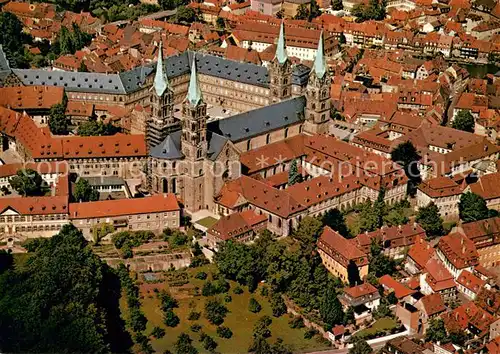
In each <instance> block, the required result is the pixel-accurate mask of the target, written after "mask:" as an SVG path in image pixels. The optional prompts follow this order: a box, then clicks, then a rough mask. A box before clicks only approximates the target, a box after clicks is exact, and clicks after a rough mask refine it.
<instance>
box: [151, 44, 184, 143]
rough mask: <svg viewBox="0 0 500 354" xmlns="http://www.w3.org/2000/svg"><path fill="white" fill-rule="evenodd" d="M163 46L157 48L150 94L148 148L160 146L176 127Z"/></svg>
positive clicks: (172, 96) (172, 97) (172, 95)
mask: <svg viewBox="0 0 500 354" xmlns="http://www.w3.org/2000/svg"><path fill="white" fill-rule="evenodd" d="M162 52H163V46H162V43H161V42H160V46H159V47H158V62H157V63H156V74H155V79H154V83H153V87H152V91H153V92H152V94H151V98H150V100H151V108H152V111H151V119H150V120H149V122H148V126H147V138H148V147H149V148H150V149H151V148H153V147H155V146H156V145H158V144H160V143H161V142H162V141H163V140H164V139H165V138H166V137H167V135H168V134H169V133H170V132H172V131H173V130H175V129H176V128H177V127H178V123H177V122H176V120H175V118H174V91H173V90H172V88H171V87H170V85H169V82H168V78H167V74H166V72H165V68H164V66H163V53H162Z"/></svg>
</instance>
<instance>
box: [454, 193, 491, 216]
mask: <svg viewBox="0 0 500 354" xmlns="http://www.w3.org/2000/svg"><path fill="white" fill-rule="evenodd" d="M458 212H459V215H460V219H461V220H462V221H463V222H471V221H478V220H483V219H487V218H488V217H489V211H488V207H487V205H486V201H485V200H484V199H483V198H482V197H481V196H479V195H477V194H475V193H472V192H466V193H463V194H462V195H461V196H460V202H459V203H458Z"/></svg>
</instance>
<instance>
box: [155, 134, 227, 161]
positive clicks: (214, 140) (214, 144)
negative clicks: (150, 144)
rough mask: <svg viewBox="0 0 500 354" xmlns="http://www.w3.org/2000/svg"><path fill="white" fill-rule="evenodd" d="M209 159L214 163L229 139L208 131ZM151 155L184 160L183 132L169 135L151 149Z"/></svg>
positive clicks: (159, 157)
mask: <svg viewBox="0 0 500 354" xmlns="http://www.w3.org/2000/svg"><path fill="white" fill-rule="evenodd" d="M207 141H208V152H207V154H208V158H209V159H211V160H212V161H213V160H215V159H216V158H217V156H218V155H219V153H220V151H221V150H222V148H223V147H224V144H225V143H226V142H227V141H228V139H226V138H224V137H223V136H220V135H219V134H216V133H213V132H210V131H208V132H207ZM149 155H150V156H151V157H155V158H158V159H165V160H177V159H182V158H183V157H184V155H183V154H182V151H181V131H180V130H177V131H175V132H173V133H171V134H169V135H168V136H167V137H166V138H165V140H163V141H162V142H161V143H160V144H158V145H157V146H155V147H154V148H152V149H151V151H150V153H149Z"/></svg>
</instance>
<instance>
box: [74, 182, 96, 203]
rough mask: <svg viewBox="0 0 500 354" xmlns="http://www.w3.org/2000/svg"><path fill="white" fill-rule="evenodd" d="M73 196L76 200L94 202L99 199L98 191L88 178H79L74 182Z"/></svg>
mask: <svg viewBox="0 0 500 354" xmlns="http://www.w3.org/2000/svg"><path fill="white" fill-rule="evenodd" d="M73 197H74V199H75V201H76V202H94V201H96V200H99V192H98V191H97V190H95V189H94V188H92V186H91V185H90V183H89V181H88V180H86V179H84V178H80V179H78V181H77V182H76V184H75V192H74V195H73Z"/></svg>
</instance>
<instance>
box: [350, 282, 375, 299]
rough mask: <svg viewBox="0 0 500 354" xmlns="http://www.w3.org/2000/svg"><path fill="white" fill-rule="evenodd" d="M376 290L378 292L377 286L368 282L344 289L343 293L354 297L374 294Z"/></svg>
mask: <svg viewBox="0 0 500 354" xmlns="http://www.w3.org/2000/svg"><path fill="white" fill-rule="evenodd" d="M377 292H378V290H377V288H376V287H374V286H373V285H371V284H370V283H364V284H361V285H357V286H353V287H350V288H345V289H344V293H346V294H347V295H349V296H351V297H352V298H354V299H356V298H358V297H361V296H366V295H370V294H375V293H377Z"/></svg>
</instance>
